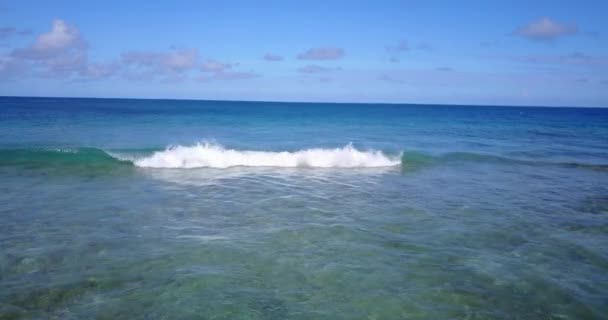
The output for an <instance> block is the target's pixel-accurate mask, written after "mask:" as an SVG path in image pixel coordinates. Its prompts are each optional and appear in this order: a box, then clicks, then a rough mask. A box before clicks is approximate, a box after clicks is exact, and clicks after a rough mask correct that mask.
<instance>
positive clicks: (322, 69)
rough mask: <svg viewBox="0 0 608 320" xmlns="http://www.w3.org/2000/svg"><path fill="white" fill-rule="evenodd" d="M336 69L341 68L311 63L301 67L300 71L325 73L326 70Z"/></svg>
mask: <svg viewBox="0 0 608 320" xmlns="http://www.w3.org/2000/svg"><path fill="white" fill-rule="evenodd" d="M336 70H339V68H328V67H322V66H317V65H314V64H309V65H307V66H304V67H301V68H299V69H298V72H301V73H325V72H330V71H336Z"/></svg>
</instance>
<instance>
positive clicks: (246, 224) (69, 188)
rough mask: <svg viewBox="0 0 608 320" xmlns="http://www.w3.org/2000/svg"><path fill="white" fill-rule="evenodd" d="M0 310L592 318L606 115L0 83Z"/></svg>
mask: <svg viewBox="0 0 608 320" xmlns="http://www.w3.org/2000/svg"><path fill="white" fill-rule="evenodd" d="M0 191H1V192H0V203H2V205H1V206H0V218H1V219H2V221H3V222H2V223H0V271H1V272H0V274H1V276H0V318H3V317H8V318H10V317H27V318H46V317H59V318H65V319H78V318H91V317H93V318H108V319H115V318H129V319H133V318H147V317H148V318H160V317H167V318H174V319H184V318H189V317H192V316H193V315H205V317H207V318H214V319H235V318H248V319H360V318H367V319H375V318H377V319H395V318H405V319H448V318H487V319H539V318H543V319H553V318H555V319H557V318H571V319H592V318H598V319H599V318H602V317H603V316H605V315H606V314H608V308H607V306H608V300H607V298H606V297H608V289H607V286H606V285H605V284H606V283H608V252H607V251H606V248H608V109H604V108H593V107H541V106H539V107H533V106H481V105H476V106H466V105H432V104H431V105H418V104H393V103H340V102H338V103H314V102H263V101H214V100H187V99H131V98H129V99H123V98H48V97H47V98H44V97H0Z"/></svg>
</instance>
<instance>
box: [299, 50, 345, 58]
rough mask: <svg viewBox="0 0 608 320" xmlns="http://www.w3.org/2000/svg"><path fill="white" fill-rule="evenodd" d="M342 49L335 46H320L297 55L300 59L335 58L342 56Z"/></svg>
mask: <svg viewBox="0 0 608 320" xmlns="http://www.w3.org/2000/svg"><path fill="white" fill-rule="evenodd" d="M344 54H345V53H344V49H342V48H335V47H320V48H312V49H308V50H307V51H305V52H302V53H300V54H299V55H298V59H301V60H336V59H342V58H343V57H344Z"/></svg>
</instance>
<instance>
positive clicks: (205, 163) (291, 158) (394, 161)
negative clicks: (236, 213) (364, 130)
mask: <svg viewBox="0 0 608 320" xmlns="http://www.w3.org/2000/svg"><path fill="white" fill-rule="evenodd" d="M133 164H135V165H136V166H138V167H145V168H204V167H206V168H230V167H239V166H242V167H285V168H294V167H312V168H376V167H391V166H397V165H400V164H401V155H397V156H394V157H390V156H388V155H386V154H384V153H382V152H381V151H376V150H368V151H362V150H358V149H356V148H355V147H353V145H352V144H348V145H346V146H344V147H342V148H335V149H321V148H314V149H305V150H299V151H294V152H288V151H282V152H272V151H251V150H235V149H227V148H224V147H223V146H221V145H218V144H211V143H199V144H196V145H193V146H174V147H169V148H167V149H165V150H163V151H157V152H155V153H153V154H152V155H150V156H148V157H143V158H140V159H136V160H134V161H133Z"/></svg>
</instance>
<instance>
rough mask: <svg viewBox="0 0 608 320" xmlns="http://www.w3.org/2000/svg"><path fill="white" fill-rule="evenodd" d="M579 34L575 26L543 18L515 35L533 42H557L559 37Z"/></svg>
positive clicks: (518, 30) (517, 31)
mask: <svg viewBox="0 0 608 320" xmlns="http://www.w3.org/2000/svg"><path fill="white" fill-rule="evenodd" d="M577 32H578V27H577V26H576V25H575V24H563V23H559V22H557V21H554V20H552V19H550V18H547V17H545V18H541V19H539V20H537V21H534V22H532V23H530V24H528V25H525V26H522V27H520V28H519V29H517V30H516V31H515V34H517V35H520V36H522V37H525V38H528V39H531V40H545V41H546V40H555V39H557V38H559V37H562V36H566V35H572V34H575V33H577Z"/></svg>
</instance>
